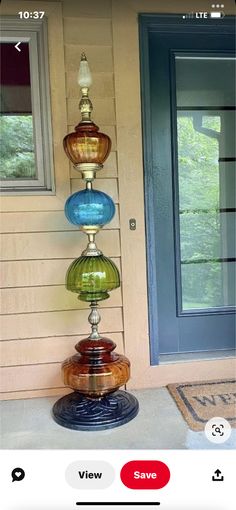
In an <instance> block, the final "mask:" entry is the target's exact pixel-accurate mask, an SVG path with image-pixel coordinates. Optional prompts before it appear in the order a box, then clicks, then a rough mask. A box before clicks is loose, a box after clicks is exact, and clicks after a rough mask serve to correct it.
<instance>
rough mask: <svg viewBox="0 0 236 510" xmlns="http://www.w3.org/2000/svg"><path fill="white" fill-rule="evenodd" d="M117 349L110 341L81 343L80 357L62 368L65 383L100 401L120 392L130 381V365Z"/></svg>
mask: <svg viewBox="0 0 236 510" xmlns="http://www.w3.org/2000/svg"><path fill="white" fill-rule="evenodd" d="M115 347H116V345H115V344H114V342H112V340H110V339H108V338H101V339H100V340H90V339H85V340H81V341H80V342H79V343H78V344H77V345H76V349H77V350H78V351H79V354H75V355H74V356H72V357H70V358H68V359H67V360H65V361H64V363H63V364H62V372H63V377H64V383H65V385H66V386H69V387H70V388H72V389H73V390H77V391H79V392H80V393H83V394H84V395H86V396H88V397H90V398H100V397H102V396H103V395H106V394H108V393H112V392H113V391H116V390H117V389H118V388H119V387H120V386H123V385H124V384H125V383H126V382H127V381H128V380H129V377H130V362H129V360H128V359H127V358H126V357H125V356H123V355H121V354H116V353H113V352H112V351H113V350H114V349H115Z"/></svg>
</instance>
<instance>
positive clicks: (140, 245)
mask: <svg viewBox="0 0 236 510" xmlns="http://www.w3.org/2000/svg"><path fill="white" fill-rule="evenodd" d="M33 3H34V2H25V4H27V5H32V4H33ZM224 3H225V4H227V2H226V1H225V2H224ZM2 4H3V11H4V12H3V13H5V14H7V13H11V14H12V13H13V12H18V11H17V6H18V10H22V9H24V7H23V4H24V2H14V1H12V2H7V1H5V2H4V1H3V2H2ZM43 4H44V5H45V11H46V12H50V16H49V17H50V20H51V21H50V22H49V57H50V80H51V92H52V94H51V98H52V116H53V143H54V163H55V173H56V182H57V194H56V197H39V198H35V197H33V198H32V197H24V196H20V197H16V198H15V199H13V198H12V197H11V198H9V199H3V200H2V209H3V213H2V216H1V218H2V221H1V229H2V260H3V262H2V273H1V274H2V281H1V287H2V309H1V313H2V327H1V331H2V342H1V354H2V360H3V361H2V364H3V365H4V368H3V369H2V377H1V380H2V389H1V391H2V398H3V399H11V398H24V397H32V396H42V395H56V394H63V393H66V392H67V391H68V390H67V389H65V388H64V387H63V384H62V380H61V372H60V364H61V361H62V360H64V359H65V358H66V357H67V356H69V355H71V354H73V352H74V344H75V343H76V342H77V341H78V339H80V338H83V336H84V335H86V334H88V331H89V325H88V322H87V316H88V312H89V310H88V308H86V304H84V303H82V302H80V301H78V300H77V299H76V296H75V295H74V294H72V293H69V292H68V291H66V290H65V287H64V277H65V273H66V270H67V268H68V266H69V264H70V263H71V261H72V260H73V259H74V258H75V257H77V256H79V255H80V254H81V251H82V250H83V249H84V247H85V245H86V241H87V240H86V237H85V236H84V234H82V233H80V232H78V231H77V230H76V228H74V227H73V226H71V225H70V224H69V223H68V222H67V220H66V218H65V216H64V212H63V208H64V202H65V199H66V197H67V196H68V195H69V194H70V192H74V191H76V190H79V189H82V188H83V186H84V183H83V182H82V180H81V179H80V177H79V175H78V173H77V172H76V171H75V170H74V169H73V168H72V167H70V168H69V164H68V160H67V158H66V157H65V155H64V152H63V149H62V138H63V136H64V135H65V134H66V132H69V131H72V130H73V129H74V125H75V124H76V123H78V120H79V119H80V114H79V111H78V100H79V89H78V86H77V83H76V75H77V71H78V66H79V60H80V54H81V52H82V51H85V52H86V55H87V58H88V60H89V64H90V67H91V70H92V74H93V86H92V88H91V99H92V101H93V106H94V114H93V119H94V121H95V122H96V124H98V125H99V126H100V130H101V131H104V132H105V133H107V134H109V136H110V137H111V139H112V152H111V155H110V156H109V158H108V160H107V162H106V164H105V166H104V169H103V170H102V171H101V172H100V174H98V176H97V177H98V179H97V182H96V187H97V188H98V189H101V190H103V191H105V192H107V193H108V194H109V195H111V196H112V198H113V199H114V201H115V203H116V216H115V218H114V220H113V221H112V223H110V224H109V225H108V226H107V227H106V228H104V230H103V231H102V232H101V233H99V235H98V237H97V243H98V245H99V247H101V249H102V250H103V252H104V254H105V255H107V256H109V257H112V259H113V260H114V261H115V262H116V264H117V265H118V266H119V267H120V269H121V276H122V287H121V289H117V290H116V291H113V292H112V293H111V297H110V299H109V300H107V301H104V302H103V303H102V304H101V308H102V322H101V326H100V330H101V332H103V333H104V334H106V335H107V336H110V337H111V338H112V339H113V340H114V341H115V342H116V343H117V351H119V352H126V353H127V354H128V356H129V357H130V359H131V361H132V370H133V372H132V373H133V377H132V379H131V382H130V387H148V386H158V385H162V384H166V383H167V382H171V381H174V380H188V379H189V378H190V379H191V380H193V379H194V378H195V379H196V378H199V377H200V376H202V377H204V375H205V377H206V378H209V375H210V377H214V376H215V375H216V373H217V374H218V375H219V374H220V375H221V376H222V377H223V376H225V375H229V376H230V375H231V373H232V370H233V365H232V360H223V361H222V362H217V364H216V363H215V362H198V365H196V363H195V364H194V363H189V364H188V367H187V369H186V364H185V367H184V370H183V364H181V363H179V364H177V366H172V367H170V366H167V367H163V366H161V367H150V361H149V337H148V313H147V288H146V253H145V228H144V201H143V165H142V139H141V105H140V83H139V53H138V25H137V14H138V12H168V11H169V12H177V11H179V12H189V11H191V10H193V9H194V2H189V1H187V2H186V1H185V2H183V1H181V2H180V1H174V0H173V1H172V3H170V2H163V0H145V1H144V0H90V1H89V2H84V1H81V0H64V1H61V2H54V1H51V2H46V3H44V2H43ZM167 4H168V6H167ZM191 4H192V5H191ZM231 5H232V9H233V2H230V3H229V11H230V9H231ZM40 8H41V9H43V7H42V6H41V4H40ZM208 8H209V3H208V2H205V1H199V2H198V10H200V9H206V10H207V9H208ZM14 9H15V10H14ZM9 11H10V12H9ZM56 16H57V21H58V24H59V25H60V23H61V32H60V30H58V39H57V40H56V27H55V23H56V21H55V17H56ZM53 20H54V21H53ZM60 20H61V21H60ZM59 25H58V26H59ZM58 94H59V98H58ZM55 97H56V99H55ZM54 199H55V200H54ZM131 217H135V218H136V220H137V230H136V231H133V232H131V231H130V230H129V224H128V221H129V218H131ZM219 364H220V365H219ZM196 367H197V369H198V370H197V371H195V368H196ZM207 376H208V377H207Z"/></svg>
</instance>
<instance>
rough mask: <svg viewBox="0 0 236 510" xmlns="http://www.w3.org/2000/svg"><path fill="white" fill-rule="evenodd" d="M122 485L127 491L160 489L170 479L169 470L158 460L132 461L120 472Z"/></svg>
mask: <svg viewBox="0 0 236 510" xmlns="http://www.w3.org/2000/svg"><path fill="white" fill-rule="evenodd" d="M120 477H121V481H122V483H123V484H124V485H125V486H126V487H128V489H149V490H155V489H162V488H163V487H165V485H167V483H168V482H169V479H170V470H169V468H168V466H167V465H166V464H164V462H161V461H160V460H132V461H130V462H127V464H125V465H124V466H123V468H122V469H121V472H120Z"/></svg>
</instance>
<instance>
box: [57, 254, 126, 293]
mask: <svg viewBox="0 0 236 510" xmlns="http://www.w3.org/2000/svg"><path fill="white" fill-rule="evenodd" d="M119 286H120V275H119V271H118V269H117V267H116V265H115V264H114V262H112V260H111V259H109V258H107V257H104V255H98V256H83V255H82V256H81V257H79V258H78V259H75V260H74V261H73V262H72V264H71V265H70V267H69V269H68V271H67V275H66V288H67V290H71V292H76V293H77V294H79V296H78V298H79V299H80V300H81V301H102V300H103V299H107V298H108V297H109V294H108V292H109V291H111V290H113V289H116V288H117V287H119Z"/></svg>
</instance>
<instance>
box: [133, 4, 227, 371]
mask: <svg viewBox="0 0 236 510" xmlns="http://www.w3.org/2000/svg"><path fill="white" fill-rule="evenodd" d="M139 27H140V61H141V93H142V121H143V151H144V190H145V212H146V239H147V268H148V274H147V280H148V305H149V336H150V352H151V365H156V364H158V363H159V339H160V331H159V325H160V320H159V317H160V310H164V308H165V306H166V304H165V295H163V294H162V296H161V298H160V295H159V294H160V293H159V294H158V270H157V268H158V262H159V261H158V258H157V257H158V242H160V241H158V228H159V232H160V220H159V224H158V222H157V218H156V192H155V190H156V189H157V185H158V186H160V187H161V186H162V185H163V184H162V183H161V180H160V174H161V172H160V166H161V171H163V172H165V168H166V166H169V168H173V169H175V168H176V167H175V165H176V147H175V140H176V127H175V122H173V118H172V116H171V111H172V110H171V106H173V105H174V102H175V91H173V88H172V83H171V79H170V75H171V73H172V77H173V67H172V62H173V52H171V51H170V52H169V62H168V65H167V63H166V61H165V63H163V62H164V61H162V56H161V52H160V53H159V54H158V63H157V65H158V73H156V75H157V74H158V76H159V78H160V81H161V80H162V83H163V85H162V86H164V87H166V88H167V89H168V93H167V92H165V99H164V100H165V101H166V110H167V112H168V113H167V115H165V118H164V116H163V118H162V117H161V115H160V123H161V125H162V132H161V134H160V137H159V138H160V140H159V142H158V143H159V146H160V144H161V145H162V147H163V146H165V152H166V155H167V156H166V159H167V160H164V159H162V160H160V158H159V161H158V163H157V159H156V155H157V147H156V146H155V143H156V142H155V140H154V139H153V129H154V125H155V122H154V120H153V118H154V115H153V109H155V108H156V106H157V104H156V103H155V97H153V94H152V85H151V83H150V76H151V73H152V72H153V67H152V69H150V59H151V58H153V57H151V53H152V51H151V40H152V38H155V37H159V38H160V40H161V38H163V42H161V44H162V45H163V50H164V51H165V41H166V40H167V38H168V36H170V37H171V38H172V41H173V38H174V37H175V35H176V37H177V36H178V37H179V36H180V35H181V34H188V37H189V41H190V48H189V49H190V50H191V35H192V34H194V35H195V36H196V35H197V37H199V38H201V36H206V35H209V34H210V37H211V38H214V39H217V37H218V36H219V34H220V42H219V47H218V51H220V50H221V51H222V50H223V51H224V36H228V35H230V36H232V34H233V33H234V19H233V17H231V16H229V17H227V16H226V17H225V18H224V22H223V23H222V20H214V21H213V20H204V21H203V20H187V21H186V20H183V18H182V15H180V14H179V15H175V14H173V15H165V14H163V15H156V14H153V15H146V14H140V16H139ZM209 29H210V30H209ZM177 46H178V45H177ZM226 47H227V44H226ZM173 49H175V48H173ZM176 49H177V50H179V49H180V48H179V47H177V48H176ZM200 51H208V48H207V47H205V48H204V46H203V47H202V48H201V50H200ZM171 53H172V54H171ZM162 64H163V65H162ZM151 96H152V97H151ZM163 97H164V95H163ZM167 102H168V104H167ZM163 110H165V105H164V107H163ZM167 133H168V134H167ZM157 164H158V165H159V169H158V174H159V177H158V179H159V180H158V179H157V176H156V175H157ZM169 179H171V180H172V182H170V181H169V184H170V186H171V187H172V186H173V188H174V182H175V184H176V173H175V171H173V172H172V171H171V172H169ZM165 187H166V189H164V188H163V190H162V191H163V193H161V194H160V195H161V196H162V197H163V207H165V204H164V201H165V199H168V200H169V199H170V195H168V190H167V188H168V182H167V183H166V185H165ZM160 195H159V200H160ZM175 200H177V198H176V197H173V196H172V203H173V210H171V211H168V210H165V211H164V214H166V215H170V218H171V216H172V225H173V230H172V231H171V232H169V233H167V235H171V236H172V237H173V239H174V240H175V241H174V242H175V244H174V251H175V257H174V258H175V263H173V260H169V261H168V264H169V265H168V264H167V267H168V271H167V274H166V277H167V278H173V277H174V278H175V277H176V271H177V264H178V257H179V250H178V242H177V236H176V232H175V231H174V225H175V224H176V223H175V222H174V221H173V215H174V214H175V207H174V205H176V203H175ZM159 237H160V236H159ZM167 258H168V257H167ZM176 258H177V262H176ZM177 294H178V289H177V288H176V291H175V303H174V302H173V310H172V316H173V320H172V321H169V322H168V321H166V327H167V328H169V330H170V335H172V336H173V335H174V329H175V328H176V324H177V323H176V322H175V318H174V316H175V315H177V311H176V309H177V305H176V303H177V302H178V295H177ZM167 301H168V300H167V299H166V303H167ZM174 307H175V309H174ZM229 313H230V312H229ZM199 315H203V317H202V319H203V320H204V314H199ZM233 320H234V319H233V316H232V318H231V319H230V324H231V326H232V323H233Z"/></svg>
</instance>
